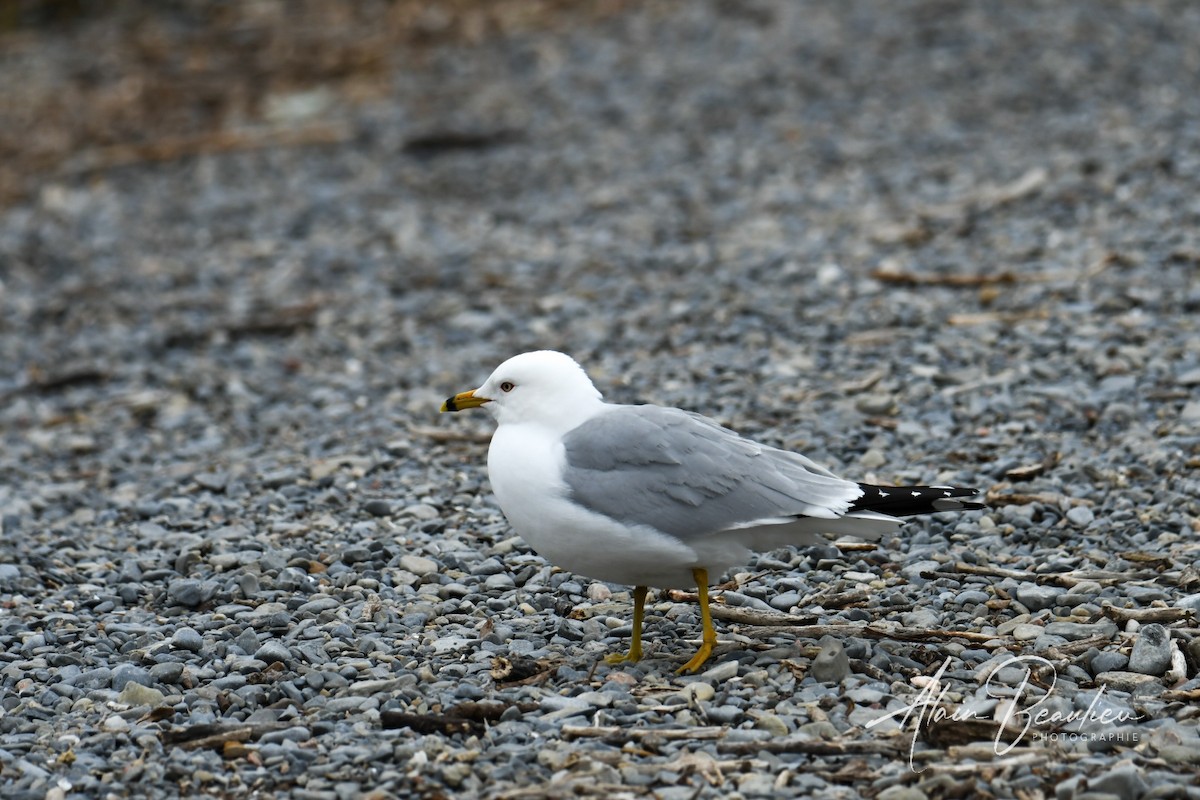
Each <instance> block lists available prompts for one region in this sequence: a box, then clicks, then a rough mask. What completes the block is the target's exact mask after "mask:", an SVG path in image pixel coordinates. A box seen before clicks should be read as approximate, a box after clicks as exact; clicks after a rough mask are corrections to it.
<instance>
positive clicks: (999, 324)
mask: <svg viewBox="0 0 1200 800" xmlns="http://www.w3.org/2000/svg"><path fill="white" fill-rule="evenodd" d="M458 5H461V4H458ZM458 5H455V6H454V7H455V8H457V7H458ZM258 6H259V7H267V8H269V7H271V6H270V4H258ZM504 7H505V8H506V9H508V11H510V12H512V11H513V10H514V6H513V5H512V4H509V5H507V6H504ZM530 7H531V8H532V7H533V6H532V5H531V6H530ZM516 8H517V9H518V10H519V9H520V6H519V5H518V6H516ZM537 8H538V9H540V11H539V13H541V14H542V15H543V16H542V17H539V19H538V20H536V21H532V22H526V23H522V24H512V25H507V26H503V25H500V26H495V29H490V28H488V29H485V30H483V31H482V33H481V32H480V30H478V26H476V27H475V28H472V27H471V26H466V27H465V32H463V31H459V30H458V29H454V30H455V31H457V32H455V33H454V34H453V35H451V34H449V33H446V34H445V35H432V34H431V35H430V36H426V37H424V38H420V37H418V38H417V39H414V40H411V41H408V42H407V43H402V44H398V45H397V46H396V49H395V51H394V52H393V53H392V56H393V58H394V64H395V66H394V68H393V67H389V69H390V70H391V72H389V73H388V74H387V76H386V80H385V81H383V83H382V85H384V86H385V87H386V91H384V92H383V93H382V94H376V95H371V96H368V97H366V98H365V99H363V98H357V99H347V98H346V97H345V96H343V94H341V93H338V92H333V93H326V94H322V93H320V92H314V90H312V89H311V88H309V89H305V90H304V91H302V92H296V93H294V94H291V95H287V96H285V97H283V98H282V99H280V100H279V102H278V103H276V104H275V106H273V107H275V108H277V109H278V108H283V109H284V111H283V112H280V113H283V114H284V117H285V119H291V121H292V122H294V123H295V124H296V125H297V126H298V127H302V126H303V125H304V124H307V122H306V121H307V120H310V118H311V117H312V116H313V115H316V116H318V117H320V119H321V121H322V123H330V124H333V125H334V127H333V128H332V130H333V131H334V133H333V134H332V135H330V136H328V137H326V139H325V140H323V141H320V142H315V143H314V142H309V143H308V144H307V145H304V146H301V145H296V146H287V144H286V143H280V142H275V143H274V144H272V143H271V142H268V143H267V144H268V146H261V147H259V146H240V145H239V146H234V147H228V148H215V149H205V148H203V147H199V148H196V152H193V153H183V154H178V153H175V154H170V155H164V154H161V153H160V154H159V156H160V157H158V158H150V157H149V156H147V155H146V153H145V152H144V151H139V152H140V153H141V157H134V158H126V159H125V161H126V163H123V164H121V165H114V164H107V165H105V164H104V160H103V159H101V160H100V161H99V162H97V161H95V159H94V158H93V159H92V160H89V158H90V157H91V156H95V153H91V154H90V156H89V153H88V152H83V153H81V154H80V158H82V159H83V161H82V162H81V163H84V164H88V165H92V166H89V167H88V168H87V169H75V168H74V167H69V168H63V169H60V170H57V171H50V172H48V173H46V174H45V175H44V176H43V177H42V179H40V180H39V181H38V187H37V189H36V191H33V192H32V193H30V194H29V195H28V196H25V197H24V198H23V199H19V200H16V201H14V202H12V203H11V204H10V205H9V206H8V207H7V208H6V209H4V210H3V211H0V280H2V281H3V283H2V286H0V304H2V309H0V330H2V331H3V336H2V337H0V364H3V365H4V366H3V371H2V372H0V396H2V397H3V402H2V403H0V418H2V420H3V446H2V450H0V474H2V475H3V484H2V485H0V514H2V517H3V532H4V535H3V545H2V549H0V643H2V644H3V648H2V655H0V794H3V796H4V797H6V798H14V799H15V798H43V797H46V798H63V797H124V796H138V797H151V798H158V797H169V796H174V795H186V796H191V797H214V798H215V797H248V796H263V797H265V796H284V795H287V796H293V797H297V798H311V799H313V800H317V799H321V800H323V799H324V798H330V800H342V799H344V798H354V797H361V796H365V797H374V798H382V797H410V796H417V797H449V796H456V797H457V796H463V797H471V796H483V797H494V798H507V797H511V798H517V797H540V796H551V797H564V796H604V797H642V796H653V797H658V798H664V799H666V800H673V799H676V798H677V799H679V800H683V799H684V798H697V797H699V798H707V797H714V798H715V797H722V798H733V797H772V796H780V795H784V796H786V795H811V796H815V797H838V798H853V797H878V798H881V800H910V799H913V798H922V797H949V796H954V797H960V796H980V797H989V796H995V797H1022V798H1035V797H1043V796H1050V795H1054V796H1056V797H1058V798H1072V797H1082V796H1084V794H1086V795H1087V796H1088V797H1091V798H1099V797H1118V798H1122V799H1123V800H1136V798H1150V797H1163V798H1165V797H1198V796H1200V783H1198V781H1197V777H1196V776H1197V769H1198V765H1200V735H1198V727H1197V726H1198V720H1200V714H1198V713H1197V701H1198V699H1200V680H1198V678H1197V669H1198V666H1200V638H1198V633H1200V630H1198V629H1197V627H1196V626H1197V623H1196V621H1195V619H1194V614H1195V612H1196V611H1198V610H1200V572H1198V571H1197V567H1196V562H1197V558H1198V554H1200V547H1198V545H1197V530H1198V529H1200V502H1198V500H1197V497H1198V496H1200V480H1198V472H1197V470H1198V468H1200V397H1198V392H1197V387H1198V386H1200V330H1198V329H1200V323H1198V320H1200V313H1198V312H1200V282H1198V281H1197V274H1198V273H1200V105H1198V104H1197V102H1196V98H1197V97H1200V80H1198V76H1200V49H1197V48H1196V46H1195V43H1196V42H1197V41H1200V6H1198V5H1197V4H1194V3H1188V2H1182V1H1181V2H1146V3H1134V2H1128V3H1121V2H1113V3H1102V4H1101V3H1089V2H1082V1H1079V2H1049V1H1048V0H1047V2H1007V3H1003V4H1000V3H996V4H983V3H971V4H956V3H945V2H933V1H932V0H919V1H917V2H910V3H904V4H879V3H868V2H845V3H815V2H814V3H799V2H797V3H787V2H776V3H772V2H754V3H751V2H717V1H716V0H714V2H664V3H655V4H646V5H645V6H641V5H637V4H631V5H624V4H611V5H595V6H592V5H587V6H583V7H580V8H573V7H572V6H570V5H562V6H561V7H560V6H557V5H554V4H550V5H539V6H537ZM446 14H448V15H449V16H446V17H445V18H443V17H442V16H439V15H438V14H432V12H431V15H430V16H428V17H425V18H422V20H421V25H423V26H424V29H425V30H427V32H428V31H433V32H435V33H436V32H439V31H445V30H447V29H449V28H453V25H452V23H453V22H454V20H455V19H456V18H455V17H454V16H453V14H451V12H446ZM515 16H517V17H519V16H520V15H519V14H515ZM86 25H87V26H91V27H90V28H89V27H86V26H85V28H84V31H85V32H86V31H89V30H94V31H99V32H103V31H104V30H106V28H105V25H106V21H105V20H104V19H97V20H92V21H90V22H88V23H86ZM472 30H474V31H475V33H474V34H471V31H472ZM40 35H41V36H42V37H44V38H45V41H44V42H42V44H44V45H45V46H44V47H42V48H39V49H37V51H36V56H34V55H29V51H23V52H26V53H27V57H28V59H32V60H30V61H28V62H21V64H17V62H16V61H14V60H11V59H10V60H7V61H0V67H3V68H4V69H6V70H14V71H15V70H16V69H17V68H18V66H20V67H21V69H28V70H35V71H36V70H43V71H49V72H48V74H54V73H53V71H54V70H55V69H60V68H61V69H66V67H63V66H62V65H63V64H68V65H69V64H70V63H73V62H72V59H78V58H79V57H80V56H79V52H81V51H80V50H79V49H78V48H76V47H73V46H72V45H71V42H73V41H77V40H73V39H70V38H69V37H68V38H64V39H61V40H58V39H56V36H58V34H55V33H54V32H53V31H48V32H44V33H42V34H40ZM389 63H392V62H389ZM14 74H15V73H14ZM285 101H286V102H285ZM289 114H290V115H292V116H291V117H288V116H287V115H289ZM108 154H109V155H110V156H111V155H112V153H111V152H109V153H108ZM128 155H129V154H128V153H126V156H128ZM134 155H137V153H135V154H134ZM110 160H111V159H110ZM97 163H100V164H101V165H102V166H101V167H95V164H97ZM76 166H77V165H76ZM540 347H552V348H556V349H562V350H565V351H567V352H570V353H572V354H574V355H575V356H576V357H578V358H579V360H580V361H581V362H583V363H584V364H585V365H586V366H587V367H588V368H589V370H590V371H591V373H592V375H593V378H594V379H595V381H596V383H597V385H598V386H600V387H601V388H602V390H604V391H605V393H606V395H607V397H608V398H609V399H610V400H614V401H624V402H640V401H651V402H658V403H663V404H670V405H678V406H683V407H687V408H691V409H694V410H697V411H700V412H703V413H706V414H709V415H711V416H714V417H716V418H717V419H719V420H721V421H722V422H724V423H726V424H729V425H731V426H733V427H735V428H737V429H738V430H740V431H742V432H744V433H746V434H747V435H751V436H753V437H756V438H761V439H762V440H764V441H767V442H770V443H772V444H777V445H783V446H788V447H794V448H798V449H802V450H803V451H804V452H806V453H807V454H809V455H810V456H812V457H814V458H816V459H818V460H820V461H822V462H823V463H826V464H828V465H829V466H831V467H833V468H835V469H836V470H838V471H840V472H841V473H843V474H845V475H847V476H850V477H855V478H857V479H860V480H870V481H876V482H914V483H927V482H933V481H941V482H952V483H962V484H967V485H971V484H974V485H979V486H982V487H984V488H986V490H987V491H988V493H989V497H990V501H991V508H990V510H988V511H987V512H975V513H970V514H964V515H960V516H954V515H948V516H944V517H938V518H934V519H930V520H924V521H914V522H912V523H910V524H909V525H908V526H907V527H906V528H905V529H904V533H903V535H902V536H901V537H900V538H899V539H897V540H895V541H890V542H885V543H883V544H881V545H880V546H874V545H870V546H862V545H860V546H857V547H856V546H853V545H848V546H834V545H830V546H829V547H823V548H810V549H805V550H789V551H781V552H775V553H770V554H763V555H762V556H761V557H760V558H759V559H758V561H757V563H755V564H751V565H747V567H746V569H745V570H744V571H741V572H738V573H736V574H731V575H726V576H723V578H722V579H723V580H725V581H726V583H725V584H724V589H723V590H722V591H718V592H716V593H715V597H716V603H717V612H718V614H719V623H718V630H719V636H720V638H721V642H722V644H721V646H720V647H719V649H718V653H717V655H716V657H715V658H714V659H713V661H712V662H711V667H712V668H711V669H710V670H709V671H707V672H705V673H703V674H701V675H699V676H698V677H693V678H679V677H676V676H675V675H674V669H675V668H676V667H677V666H678V665H679V664H680V663H682V661H683V660H685V659H686V658H687V657H688V656H689V655H690V654H691V652H692V651H693V649H694V642H695V640H696V639H697V637H698V635H699V620H698V615H697V612H696V608H695V604H694V603H692V602H689V601H688V598H686V597H683V596H679V595H676V596H666V595H659V596H657V598H656V599H652V601H651V603H650V604H649V607H650V613H649V617H648V620H647V644H648V649H649V653H648V657H647V658H646V660H645V661H644V662H643V663H641V664H639V665H637V666H635V667H628V668H620V669H616V668H610V667H608V666H606V665H604V664H603V663H602V662H600V661H599V659H600V657H601V656H602V655H603V654H605V653H607V652H611V651H614V650H617V649H619V648H621V647H622V646H623V645H625V644H626V643H627V639H628V634H629V611H630V599H629V592H628V589H627V587H622V586H610V585H605V584H598V583H594V582H591V581H589V580H588V579H587V578H586V577H584V576H577V575H572V574H568V573H564V572H561V571H558V570H556V569H555V568H553V567H552V566H551V565H550V564H547V563H546V562H544V561H543V560H542V559H541V558H540V557H539V556H537V555H536V554H535V553H533V552H531V551H530V550H529V549H528V548H527V547H526V546H525V545H524V544H523V543H522V542H521V541H520V540H519V539H517V538H515V537H514V536H513V534H512V532H511V531H510V530H509V528H508V527H507V525H506V524H505V521H504V519H503V517H502V516H501V514H500V512H499V510H498V508H497V506H496V504H495V501H494V499H493V498H492V497H491V494H490V491H489V488H488V484H487V479H486V474H485V469H484V460H485V451H486V440H487V436H488V433H489V429H490V423H489V421H488V420H487V419H486V416H485V415H483V414H479V415H475V416H472V415H465V414H464V415H458V416H454V417H439V416H438V415H437V413H436V411H437V407H438V403H439V402H440V400H441V399H442V398H443V397H445V396H446V395H448V394H450V393H451V392H453V391H459V390H463V389H468V388H472V387H474V386H476V385H478V383H479V382H481V381H482V380H483V378H484V377H485V376H486V375H487V373H488V372H489V371H490V370H491V368H492V367H493V366H494V365H495V364H497V363H499V361H500V360H502V359H503V358H505V357H507V356H509V355H512V354H514V353H517V352H520V351H523V350H527V349H534V348H540ZM826 635H828V637H830V638H824V637H825V636H826ZM1012 655H1023V656H1037V657H1038V658H1040V659H1044V661H1034V660H1028V661H1023V662H1018V663H1017V664H1016V665H1015V666H1014V665H1010V666H1008V667H1006V668H1005V669H1000V670H997V667H999V666H1001V664H1002V662H1003V661H1004V660H1005V659H1007V658H1009V657H1010V656H1012ZM943 666H944V670H943V671H942V672H941V673H940V678H939V680H940V682H939V683H933V682H932V681H933V676H935V675H939V670H940V669H942V668H943ZM1023 666H1029V667H1030V668H1031V671H1032V672H1033V681H1032V682H1031V683H1028V684H1026V685H1024V687H1023V689H1022V688H1021V678H1022V667H1023ZM993 673H996V674H995V675H993ZM989 677H992V682H991V684H989V682H988V681H989ZM989 686H990V687H991V690H992V692H993V693H998V694H1002V695H1003V694H1004V687H1008V688H1009V691H1010V694H1011V693H1012V692H1020V694H1019V696H1018V697H1017V698H1016V701H1015V707H1016V708H1017V709H1018V710H1019V711H1020V713H1018V714H1016V715H1014V716H1012V717H1011V721H1012V722H1013V723H1014V724H1017V725H1018V727H1020V726H1021V725H1024V724H1025V723H1026V722H1028V721H1029V719H1030V717H1031V716H1032V714H1033V713H1034V711H1037V710H1041V711H1044V712H1045V713H1046V714H1047V715H1050V714H1054V715H1057V717H1056V719H1048V718H1047V717H1042V718H1040V719H1039V720H1035V721H1033V722H1032V723H1030V725H1029V728H1028V730H1027V731H1026V732H1025V735H1024V736H1022V737H1020V738H1019V739H1017V741H1016V742H1015V743H1012V746H1011V749H1009V745H1008V744H1005V742H1004V741H1001V742H1000V744H1001V745H1002V746H1001V747H997V746H996V745H995V744H994V743H993V739H994V738H995V737H996V736H997V735H1000V734H998V733H997V731H998V730H999V723H998V722H997V721H996V720H997V719H1003V718H1004V716H1005V711H1006V709H1011V708H1013V707H1014V704H1013V703H1011V702H1010V701H1009V700H1006V699H1005V698H1004V697H1001V698H999V699H998V698H996V697H992V696H990V695H989ZM931 690H932V695H937V694H938V693H939V692H942V691H944V693H943V694H941V696H940V697H939V698H938V699H939V701H940V703H941V706H940V707H941V708H942V709H943V710H945V711H946V712H949V711H952V710H958V711H960V712H963V713H960V714H959V715H957V716H960V717H967V716H971V715H972V714H973V715H974V718H972V719H951V720H942V721H940V722H939V724H936V725H925V726H924V727H923V728H922V730H921V731H920V732H919V733H917V732H915V731H914V722H915V719H914V718H910V719H909V720H908V721H907V723H906V724H905V725H904V726H903V727H901V726H900V725H899V724H898V723H899V722H900V719H899V716H895V717H893V718H892V719H891V720H890V721H885V722H884V723H882V724H876V725H871V723H872V722H874V721H876V720H879V719H881V718H884V717H885V716H886V715H887V714H889V713H891V712H895V711H897V710H901V711H900V716H902V714H903V712H902V709H904V708H905V707H907V706H910V705H912V704H914V703H919V702H920V701H921V699H922V697H923V695H922V694H921V693H922V692H923V691H924V692H925V693H926V695H924V696H925V697H928V696H930V693H931ZM922 709H923V710H926V711H927V710H928V709H924V707H920V706H919V707H918V710H922ZM1089 709H1090V711H1089ZM964 710H969V711H970V714H967V713H966V712H965V711H964ZM1072 712H1074V713H1075V714H1076V715H1079V714H1089V713H1090V714H1091V716H1089V717H1088V718H1086V719H1084V720H1082V721H1079V722H1077V723H1076V724H1074V725H1063V724H1061V723H1062V720H1063V719H1064V717H1065V716H1066V715H1068V714H1070V713H1072ZM1102 712H1103V713H1104V714H1106V715H1107V716H1106V717H1105V718H1104V719H1103V720H1101V719H1099V717H1100V716H1101V714H1102ZM1025 715H1030V716H1025ZM915 716H916V714H915V713H914V715H913V717H915ZM925 716H926V717H929V716H932V713H928V714H926V715H925ZM868 726H870V727H868ZM1001 734H1003V732H1002V731H1001ZM1003 736H1005V737H1007V738H1008V739H1009V740H1010V741H1011V740H1012V739H1013V738H1014V737H1013V735H1012V734H1011V732H1010V733H1008V734H1003ZM910 748H911V752H910ZM910 757H911V763H910Z"/></svg>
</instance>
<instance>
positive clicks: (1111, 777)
mask: <svg viewBox="0 0 1200 800" xmlns="http://www.w3.org/2000/svg"><path fill="white" fill-rule="evenodd" d="M1149 788H1150V787H1149V785H1148V784H1147V783H1146V778H1145V773H1144V772H1143V771H1142V769H1141V768H1140V767H1138V766H1136V765H1134V764H1122V765H1120V766H1118V767H1116V768H1114V769H1112V770H1110V771H1108V772H1106V773H1104V774H1103V775H1099V776H1097V777H1094V778H1089V779H1088V791H1090V792H1107V793H1109V794H1114V795H1116V796H1117V797H1119V798H1121V800H1137V798H1139V797H1141V796H1142V795H1144V794H1145V793H1146V792H1147V791H1148V790H1149Z"/></svg>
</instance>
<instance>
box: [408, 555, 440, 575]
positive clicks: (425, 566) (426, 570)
mask: <svg viewBox="0 0 1200 800" xmlns="http://www.w3.org/2000/svg"><path fill="white" fill-rule="evenodd" d="M400 569H403V570H407V571H408V572H411V573H412V574H414V575H420V576H422V577H423V576H425V575H432V574H434V573H436V572H437V571H438V563H437V562H436V561H434V560H433V559H432V558H425V557H424V556H411V555H410V556H400Z"/></svg>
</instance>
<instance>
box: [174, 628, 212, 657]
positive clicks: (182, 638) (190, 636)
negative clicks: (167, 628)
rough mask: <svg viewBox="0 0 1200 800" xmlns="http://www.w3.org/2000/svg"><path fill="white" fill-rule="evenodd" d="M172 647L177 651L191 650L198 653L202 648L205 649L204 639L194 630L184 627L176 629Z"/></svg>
mask: <svg viewBox="0 0 1200 800" xmlns="http://www.w3.org/2000/svg"><path fill="white" fill-rule="evenodd" d="M171 647H172V648H173V649H175V650H190V651H192V652H193V653H198V652H200V648H202V647H204V639H203V637H201V636H200V634H199V633H197V632H196V630H195V629H194V628H188V627H186V626H184V627H181V628H176V630H175V634H174V635H173V636H172V637H171Z"/></svg>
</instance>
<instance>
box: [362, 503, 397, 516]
mask: <svg viewBox="0 0 1200 800" xmlns="http://www.w3.org/2000/svg"><path fill="white" fill-rule="evenodd" d="M363 511H365V512H367V513H368V514H370V515H371V516H372V517H387V516H391V513H392V504H391V503H389V502H388V501H387V500H368V501H367V502H366V503H363Z"/></svg>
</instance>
